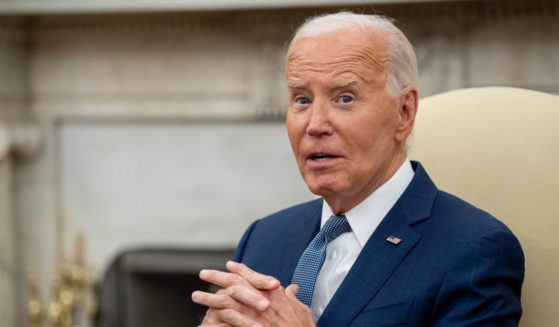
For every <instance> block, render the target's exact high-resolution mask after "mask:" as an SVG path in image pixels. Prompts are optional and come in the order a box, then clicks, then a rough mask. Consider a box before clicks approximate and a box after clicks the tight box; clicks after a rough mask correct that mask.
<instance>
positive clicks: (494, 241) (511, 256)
mask: <svg viewBox="0 0 559 327" xmlns="http://www.w3.org/2000/svg"><path fill="white" fill-rule="evenodd" d="M523 279H524V254H523V252H522V248H521V247H520V243H519V242H518V240H517V239H516V237H515V236H514V235H513V234H512V233H511V232H510V231H509V230H507V229H505V228H502V229H496V230H492V231H490V232H487V233H486V234H485V235H481V236H480V237H479V238H478V239H477V240H475V241H469V242H468V243H467V244H466V246H464V248H463V252H462V255H460V256H457V258H456V259H455V262H454V264H453V266H452V267H451V268H450V270H449V272H448V274H447V275H446V277H445V279H444V281H443V284H442V287H441V289H440V292H439V294H438V296H437V300H436V303H435V309H434V312H433V315H432V318H433V319H432V324H431V325H432V326H460V327H466V326H500V327H501V326H518V321H519V320H520V316H521V314H522V308H521V304H520V292H521V288H522V281H523Z"/></svg>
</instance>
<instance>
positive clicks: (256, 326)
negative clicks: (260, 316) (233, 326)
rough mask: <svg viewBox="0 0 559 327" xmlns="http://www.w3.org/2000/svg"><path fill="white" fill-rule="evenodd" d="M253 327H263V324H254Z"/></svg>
mask: <svg viewBox="0 0 559 327" xmlns="http://www.w3.org/2000/svg"><path fill="white" fill-rule="evenodd" d="M251 327H263V326H262V325H261V324H253V325H252V326H251Z"/></svg>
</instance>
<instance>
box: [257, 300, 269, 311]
mask: <svg viewBox="0 0 559 327" xmlns="http://www.w3.org/2000/svg"><path fill="white" fill-rule="evenodd" d="M256 305H257V306H258V309H259V310H262V311H264V310H266V309H267V308H268V305H270V302H269V301H268V300H260V301H258V303H257V304H256Z"/></svg>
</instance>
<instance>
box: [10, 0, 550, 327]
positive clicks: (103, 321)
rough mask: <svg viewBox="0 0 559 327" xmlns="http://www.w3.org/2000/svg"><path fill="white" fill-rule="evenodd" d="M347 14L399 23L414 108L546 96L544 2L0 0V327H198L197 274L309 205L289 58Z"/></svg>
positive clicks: (547, 20) (546, 11)
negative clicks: (468, 92) (479, 97)
mask: <svg viewBox="0 0 559 327" xmlns="http://www.w3.org/2000/svg"><path fill="white" fill-rule="evenodd" d="M341 9H347V10H352V11H357V12H364V13H381V14H385V15H388V16H390V17H393V18H395V19H396V24H397V26H399V27H400V28H401V29H402V30H403V31H404V33H405V34H406V35H407V36H408V37H409V39H410V40H411V42H412V43H413V44H414V45H415V47H416V50H417V55H418V60H419V68H420V75H421V84H420V93H421V96H422V97H425V96H429V95H433V94H436V93H440V92H444V91H449V90H453V89H458V88H466V87H476V86H490V85H500V86H513V87H521V88H528V89H534V90H540V91H544V92H549V93H555V94H559V4H558V2H557V1H554V0H509V1H500V0H493V1H491V0H486V1H480V0H477V1H475V0H472V1H466V0H464V1H452V0H447V1H428V0H423V1H421V0H417V1H413V0H408V1H404V0H378V1H350V0H345V1H343V0H342V1H330V0H299V1H295V0H284V1H280V0H237V1H230V0H190V1H189V0H159V1H147V0H95V1H94V0H0V327H12V326H195V325H196V320H197V319H198V317H199V316H200V315H201V314H202V313H203V312H204V311H203V308H199V307H197V306H194V305H193V304H192V303H191V302H190V293H191V292H192V291H193V290H194V289H200V288H202V289H203V288H206V287H207V286H206V285H204V284H203V283H200V282H199V281H198V280H197V277H196V275H197V273H198V271H199V270H200V269H201V268H205V267H216V268H219V267H222V266H223V264H224V261H225V260H226V259H227V258H229V257H230V256H231V253H232V251H233V249H234V248H235V246H236V243H237V241H238V240H239V238H240V237H241V235H242V232H243V231H244V230H245V228H246V227H247V226H248V225H249V223H250V222H252V221H253V220H255V219H257V218H259V217H262V216H264V215H266V214H268V213H271V212H273V211H275V210H278V209H281V208H283V207H286V206H289V205H291V204H295V203H298V202H302V201H306V200H310V199H312V198H313V195H312V194H310V193H309V192H308V190H307V188H306V186H305V185H304V183H303V182H302V180H301V178H300V177H299V173H298V171H297V168H296V165H295V162H294V160H293V158H292V154H291V149H290V147H289V144H288V141H287V137H286V133H285V131H284V123H283V119H284V98H285V90H284V86H283V76H282V70H283V60H284V54H285V51H286V45H287V43H288V41H289V38H290V36H291V35H292V33H293V32H294V29H295V28H296V27H297V26H298V25H300V24H301V23H302V22H304V20H305V19H306V18H307V17H309V16H312V15H316V14H320V13H326V12H336V11H339V10H341ZM420 110H421V108H420ZM473 132H475V131H473Z"/></svg>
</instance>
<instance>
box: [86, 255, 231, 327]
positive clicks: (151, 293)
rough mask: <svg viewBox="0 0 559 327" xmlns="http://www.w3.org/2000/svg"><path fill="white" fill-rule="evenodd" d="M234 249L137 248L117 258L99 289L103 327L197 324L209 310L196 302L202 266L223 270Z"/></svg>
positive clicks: (203, 286)
mask: <svg viewBox="0 0 559 327" xmlns="http://www.w3.org/2000/svg"><path fill="white" fill-rule="evenodd" d="M232 255H233V250H230V249H226V250H191V249H160V248H157V249H135V250H129V251H125V252H123V253H121V254H120V255H119V256H117V258H116V259H115V260H114V261H113V262H112V264H111V265H110V267H109V269H108V270H107V272H106V274H105V276H104V277H103V280H102V282H101V284H100V288H99V314H98V317H97V325H98V326H101V327H132V326H134V327H156V326H157V327H174V326H177V327H178V326H181V327H184V326H197V325H198V323H199V321H200V318H201V317H202V316H203V315H204V313H205V311H206V309H205V308H204V307H202V306H199V305H197V304H195V303H193V302H192V301H191V300H190V294H191V293H192V292H193V291H194V290H209V289H210V285H209V284H207V283H205V282H203V281H200V279H199V278H198V272H199V271H200V269H203V268H214V269H224V267H225V262H226V261H227V260H229V259H230V258H231V257H232Z"/></svg>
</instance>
